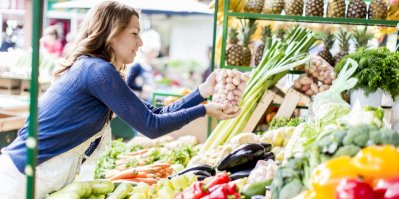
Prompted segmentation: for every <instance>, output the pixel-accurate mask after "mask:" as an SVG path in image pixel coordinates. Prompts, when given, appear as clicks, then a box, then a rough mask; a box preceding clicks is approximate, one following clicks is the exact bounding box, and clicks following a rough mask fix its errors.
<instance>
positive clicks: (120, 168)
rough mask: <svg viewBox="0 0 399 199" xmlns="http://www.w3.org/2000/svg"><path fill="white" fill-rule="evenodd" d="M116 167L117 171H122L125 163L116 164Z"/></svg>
mask: <svg viewBox="0 0 399 199" xmlns="http://www.w3.org/2000/svg"><path fill="white" fill-rule="evenodd" d="M116 169H117V170H118V171H123V170H125V169H126V165H125V164H123V165H118V166H116Z"/></svg>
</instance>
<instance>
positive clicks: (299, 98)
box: [242, 88, 311, 132]
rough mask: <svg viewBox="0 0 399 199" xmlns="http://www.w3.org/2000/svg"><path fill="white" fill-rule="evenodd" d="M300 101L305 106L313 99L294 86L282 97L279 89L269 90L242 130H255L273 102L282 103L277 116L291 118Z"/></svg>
mask: <svg viewBox="0 0 399 199" xmlns="http://www.w3.org/2000/svg"><path fill="white" fill-rule="evenodd" d="M300 102H302V103H304V105H305V106H310V105H311V99H310V98H309V97H308V96H306V95H304V94H302V93H300V92H298V91H296V90H295V89H293V88H290V89H288V91H287V93H285V95H284V97H282V95H281V94H280V93H279V92H277V91H273V90H267V91H266V92H265V93H264V94H263V96H262V98H261V100H260V101H259V104H258V106H257V107H256V108H255V110H254V112H253V113H252V115H251V117H250V118H249V120H248V122H247V125H246V126H245V127H244V129H243V130H242V132H253V131H254V129H255V128H256V126H257V124H258V123H259V121H260V119H261V118H262V116H263V114H264V113H265V112H266V110H267V108H268V107H269V106H271V105H273V104H281V105H280V108H279V109H278V111H277V114H276V116H275V117H288V118H289V117H291V115H292V114H293V113H294V111H295V109H296V107H297V105H298V103H300Z"/></svg>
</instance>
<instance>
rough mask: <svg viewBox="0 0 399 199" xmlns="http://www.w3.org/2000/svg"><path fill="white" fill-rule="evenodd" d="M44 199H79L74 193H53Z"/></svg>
mask: <svg viewBox="0 0 399 199" xmlns="http://www.w3.org/2000/svg"><path fill="white" fill-rule="evenodd" d="M46 199H80V196H79V194H78V193H76V192H55V193H53V194H51V195H50V196H49V197H47V198H46Z"/></svg>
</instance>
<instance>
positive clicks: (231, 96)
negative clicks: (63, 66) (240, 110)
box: [227, 91, 234, 101]
mask: <svg viewBox="0 0 399 199" xmlns="http://www.w3.org/2000/svg"><path fill="white" fill-rule="evenodd" d="M227 100H229V101H231V100H234V93H233V92H232V91H230V92H229V93H227Z"/></svg>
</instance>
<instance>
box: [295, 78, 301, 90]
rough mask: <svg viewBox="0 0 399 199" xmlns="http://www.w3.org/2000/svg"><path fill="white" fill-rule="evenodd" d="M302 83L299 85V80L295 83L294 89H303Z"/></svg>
mask: <svg viewBox="0 0 399 199" xmlns="http://www.w3.org/2000/svg"><path fill="white" fill-rule="evenodd" d="M301 86H302V85H301V83H299V80H295V81H294V88H296V89H300V88H301Z"/></svg>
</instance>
